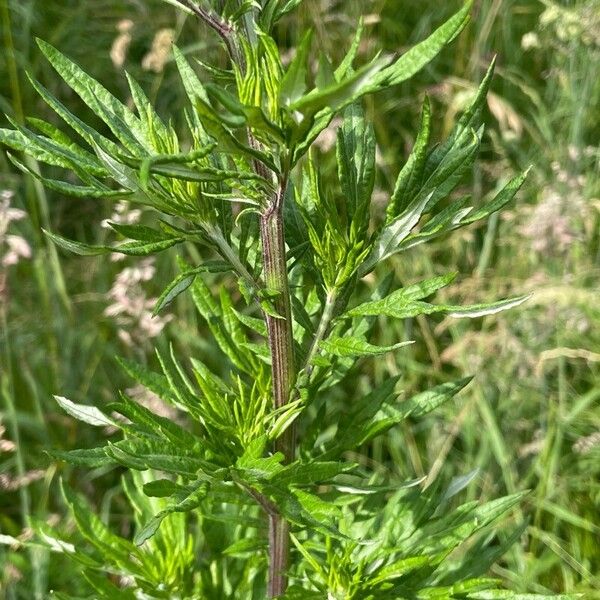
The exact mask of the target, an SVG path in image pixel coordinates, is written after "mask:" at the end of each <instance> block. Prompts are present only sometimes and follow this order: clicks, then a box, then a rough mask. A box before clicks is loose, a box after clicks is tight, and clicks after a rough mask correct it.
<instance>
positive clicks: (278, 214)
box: [260, 179, 296, 598]
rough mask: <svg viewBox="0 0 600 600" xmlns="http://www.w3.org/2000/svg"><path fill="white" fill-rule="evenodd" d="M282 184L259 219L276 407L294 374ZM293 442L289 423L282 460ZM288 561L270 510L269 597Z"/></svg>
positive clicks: (283, 581) (279, 443)
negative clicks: (268, 299) (270, 309)
mask: <svg viewBox="0 0 600 600" xmlns="http://www.w3.org/2000/svg"><path fill="white" fill-rule="evenodd" d="M285 188H286V181H285V179H284V180H283V181H282V182H281V185H280V186H279V189H278V191H277V192H276V194H275V197H274V198H273V200H272V202H271V203H270V204H269V206H268V207H267V209H266V211H265V212H264V213H263V215H262V216H261V220H260V233H261V240H262V247H263V269H264V271H263V274H264V280H265V284H266V287H267V290H268V291H269V292H273V308H274V309H275V314H268V313H265V319H266V322H267V328H268V334H269V349H270V352H271V361H272V365H273V366H272V373H273V374H272V380H273V403H274V407H275V408H276V409H277V408H280V407H282V406H285V405H286V404H287V403H288V402H289V401H290V393H291V390H292V387H293V385H294V382H295V377H296V372H295V371H296V368H295V362H294V343H293V336H292V311H291V303H290V289H289V282H288V273H287V266H286V250H285V236H284V231H283V214H282V213H283V199H284V196H285ZM295 445H296V434H295V428H294V426H293V425H291V426H290V427H289V428H288V429H287V430H286V431H285V432H284V433H283V435H282V436H281V437H280V438H279V439H278V440H276V441H275V451H278V452H281V453H283V455H284V456H285V460H286V461H288V462H289V461H292V460H294V452H295ZM288 562H289V525H288V523H287V521H286V520H285V519H284V518H283V517H282V516H281V515H280V514H271V515H269V578H268V594H269V598H277V597H278V596H281V595H282V594H283V593H284V592H285V589H286V587H287V578H286V571H287V568H288Z"/></svg>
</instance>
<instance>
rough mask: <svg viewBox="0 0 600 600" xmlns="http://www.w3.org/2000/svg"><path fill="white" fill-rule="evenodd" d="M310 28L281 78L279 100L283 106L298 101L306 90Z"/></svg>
mask: <svg viewBox="0 0 600 600" xmlns="http://www.w3.org/2000/svg"><path fill="white" fill-rule="evenodd" d="M312 34H313V32H312V29H309V30H308V31H307V32H306V33H305V34H304V37H303V38H302V41H301V42H300V44H299V46H298V48H297V50H296V55H295V56H294V59H293V60H292V62H291V63H290V65H289V66H288V68H287V71H286V72H285V75H284V76H283V79H282V80H281V88H280V92H279V94H280V101H281V104H282V105H283V106H288V105H290V104H293V103H294V102H296V101H298V100H299V99H300V98H301V97H302V94H304V92H305V91H306V85H307V84H306V77H307V75H308V56H309V52H310V44H311V42H312Z"/></svg>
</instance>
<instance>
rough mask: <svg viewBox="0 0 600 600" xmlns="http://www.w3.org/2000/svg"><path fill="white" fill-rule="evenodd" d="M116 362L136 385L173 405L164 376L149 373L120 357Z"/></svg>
mask: <svg viewBox="0 0 600 600" xmlns="http://www.w3.org/2000/svg"><path fill="white" fill-rule="evenodd" d="M116 359H117V362H118V363H119V365H120V366H121V368H122V369H123V370H124V371H125V372H126V373H127V374H128V375H129V376H130V377H131V378H132V379H133V380H135V381H136V382H137V383H139V384H140V385H142V386H144V387H145V388H147V389H148V390H150V391H151V392H153V393H154V394H156V395H157V396H158V397H159V398H160V399H161V400H164V401H165V402H167V403H168V404H173V403H174V394H173V392H172V391H171V388H170V387H169V382H168V380H167V378H166V377H165V376H164V375H161V374H160V373H155V372H154V371H150V370H149V369H147V368H146V367H143V366H142V365H139V364H137V363H134V362H132V361H128V360H126V359H124V358H121V357H118V356H117V357H116Z"/></svg>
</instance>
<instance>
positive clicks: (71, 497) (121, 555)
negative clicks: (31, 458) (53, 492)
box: [61, 482, 143, 576]
mask: <svg viewBox="0 0 600 600" xmlns="http://www.w3.org/2000/svg"><path fill="white" fill-rule="evenodd" d="M61 488H62V493H63V496H64V498H65V501H66V503H67V504H68V506H69V508H70V510H71V512H72V514H73V517H74V518H75V522H76V523H77V527H78V529H79V531H80V532H81V534H82V535H83V536H84V537H85V539H86V540H87V541H88V542H89V543H90V544H92V546H94V547H95V548H96V549H97V550H99V551H100V553H101V555H105V556H110V557H111V562H112V563H113V564H116V565H117V566H119V567H121V568H125V569H126V571H127V572H129V573H130V574H132V575H134V576H135V575H142V572H143V570H142V567H141V561H140V560H139V559H140V557H139V555H138V550H137V549H136V548H135V546H134V545H133V544H131V543H130V542H128V541H127V540H125V539H123V538H121V537H119V536H117V535H115V534H114V533H112V532H111V531H110V530H109V529H108V527H106V525H104V523H102V521H101V520H100V519H99V517H98V516H96V514H94V512H92V510H91V508H90V507H89V506H88V504H87V503H86V502H85V501H84V500H83V499H82V498H80V497H79V496H78V495H76V494H75V493H73V492H72V491H71V490H69V488H67V487H66V486H65V485H64V483H63V482H61Z"/></svg>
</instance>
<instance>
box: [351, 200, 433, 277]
mask: <svg viewBox="0 0 600 600" xmlns="http://www.w3.org/2000/svg"><path fill="white" fill-rule="evenodd" d="M432 195H433V192H431V194H429V195H428V196H419V197H417V198H416V199H415V200H413V202H412V203H411V204H409V206H408V207H407V208H406V210H405V211H404V212H403V213H402V214H401V215H400V216H398V217H396V218H395V219H394V220H393V221H392V222H391V223H389V224H388V225H386V226H385V227H384V228H383V229H382V230H381V232H380V233H379V235H378V236H377V238H376V240H375V243H374V244H373V249H372V250H371V253H370V254H369V255H368V257H367V259H366V260H365V262H364V263H363V264H362V265H361V266H360V269H359V276H361V277H362V276H364V275H366V274H367V273H370V272H371V271H372V270H373V269H374V268H375V267H376V266H377V264H378V263H380V262H382V261H384V260H385V259H386V258H388V257H390V256H392V254H395V253H396V252H397V251H398V246H399V244H400V242H402V240H404V239H405V238H406V237H408V235H409V234H410V232H411V231H412V230H413V228H414V227H415V226H416V225H417V223H418V222H419V220H420V219H421V215H422V214H423V211H424V210H425V208H426V206H427V204H428V203H429V201H430V199H431V196H432Z"/></svg>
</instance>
